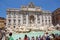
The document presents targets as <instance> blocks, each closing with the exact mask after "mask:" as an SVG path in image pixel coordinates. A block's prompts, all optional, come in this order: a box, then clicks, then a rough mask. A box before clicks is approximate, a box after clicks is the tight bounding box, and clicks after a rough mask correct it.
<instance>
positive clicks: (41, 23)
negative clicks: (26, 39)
mask: <svg viewBox="0 0 60 40" xmlns="http://www.w3.org/2000/svg"><path fill="white" fill-rule="evenodd" d="M51 15H52V13H51V12H50V11H48V10H42V8H41V7H38V6H35V5H34V4H33V3H32V2H31V3H29V4H28V5H27V6H21V8H19V9H18V8H9V9H7V15H6V27H7V30H8V31H12V32H24V31H30V30H47V29H48V28H49V27H53V25H52V17H51Z"/></svg>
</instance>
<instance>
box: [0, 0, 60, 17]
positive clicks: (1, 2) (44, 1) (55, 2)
mask: <svg viewBox="0 0 60 40" xmlns="http://www.w3.org/2000/svg"><path fill="white" fill-rule="evenodd" d="M29 2H33V3H34V4H35V6H39V7H41V8H42V9H43V10H49V11H51V12H53V11H54V10H55V9H57V8H60V0H0V17H5V18H6V9H7V8H20V7H21V6H22V5H28V4H29Z"/></svg>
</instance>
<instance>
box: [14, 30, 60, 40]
mask: <svg viewBox="0 0 60 40" xmlns="http://www.w3.org/2000/svg"><path fill="white" fill-rule="evenodd" d="M44 33H45V32H43V31H39V32H29V33H13V38H14V40H16V39H19V37H20V38H21V39H22V40H23V39H24V35H25V34H27V36H28V37H30V38H31V37H32V36H34V37H36V36H40V35H41V36H42V35H44ZM49 33H54V34H56V33H58V34H60V31H57V30H55V31H52V32H49Z"/></svg>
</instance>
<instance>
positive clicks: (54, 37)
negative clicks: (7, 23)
mask: <svg viewBox="0 0 60 40" xmlns="http://www.w3.org/2000/svg"><path fill="white" fill-rule="evenodd" d="M9 36H10V37H9V38H8V39H6V40H14V38H13V37H12V33H10V34H9ZM16 40H60V35H58V34H48V33H45V34H44V35H43V36H41V35H39V36H36V37H34V36H32V37H31V38H30V37H29V36H27V34H26V35H25V36H24V39H22V38H21V37H19V39H16Z"/></svg>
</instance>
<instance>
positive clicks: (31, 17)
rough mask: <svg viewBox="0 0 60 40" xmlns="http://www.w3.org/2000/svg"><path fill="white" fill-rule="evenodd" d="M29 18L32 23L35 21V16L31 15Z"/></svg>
mask: <svg viewBox="0 0 60 40" xmlns="http://www.w3.org/2000/svg"><path fill="white" fill-rule="evenodd" d="M29 20H30V23H34V20H35V18H34V16H33V15H31V16H30V17H29Z"/></svg>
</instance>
